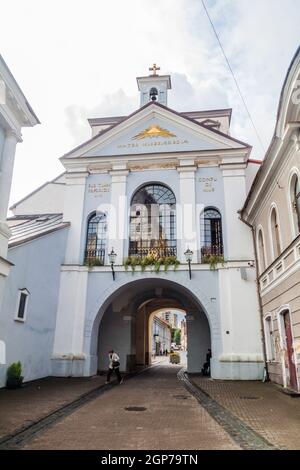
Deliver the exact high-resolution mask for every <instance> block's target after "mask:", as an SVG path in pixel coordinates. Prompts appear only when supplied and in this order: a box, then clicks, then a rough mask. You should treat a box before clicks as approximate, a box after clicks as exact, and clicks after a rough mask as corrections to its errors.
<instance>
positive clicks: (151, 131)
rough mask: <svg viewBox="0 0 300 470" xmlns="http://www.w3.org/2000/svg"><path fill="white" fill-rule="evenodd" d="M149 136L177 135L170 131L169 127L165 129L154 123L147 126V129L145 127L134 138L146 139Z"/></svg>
mask: <svg viewBox="0 0 300 470" xmlns="http://www.w3.org/2000/svg"><path fill="white" fill-rule="evenodd" d="M148 137H150V139H152V138H153V137H176V135H175V134H172V132H170V131H168V130H167V129H163V128H162V127H160V126H158V125H155V124H152V125H151V126H149V127H147V129H144V130H143V131H141V132H139V133H138V134H137V135H135V136H134V137H132V139H133V140H141V139H146V138H148Z"/></svg>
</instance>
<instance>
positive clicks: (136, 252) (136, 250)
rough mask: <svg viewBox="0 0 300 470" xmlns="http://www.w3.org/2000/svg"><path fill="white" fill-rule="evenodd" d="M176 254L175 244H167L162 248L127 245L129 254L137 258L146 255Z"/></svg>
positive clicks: (167, 255)
mask: <svg viewBox="0 0 300 470" xmlns="http://www.w3.org/2000/svg"><path fill="white" fill-rule="evenodd" d="M176 255H177V248H176V246H169V247H164V248H159V247H152V248H149V247H137V246H130V247H129V256H136V257H137V258H146V257H147V256H155V257H157V258H167V257H170V256H176Z"/></svg>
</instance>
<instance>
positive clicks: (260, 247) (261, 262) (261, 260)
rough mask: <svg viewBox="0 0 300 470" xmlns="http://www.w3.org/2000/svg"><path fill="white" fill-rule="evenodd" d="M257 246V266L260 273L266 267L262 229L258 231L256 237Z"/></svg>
mask: <svg viewBox="0 0 300 470" xmlns="http://www.w3.org/2000/svg"><path fill="white" fill-rule="evenodd" d="M257 245H258V246H257V248H258V261H259V268H260V274H261V273H263V272H264V271H265V269H266V267H267V263H266V255H265V244H264V236H263V232H262V229H259V231H258V237H257Z"/></svg>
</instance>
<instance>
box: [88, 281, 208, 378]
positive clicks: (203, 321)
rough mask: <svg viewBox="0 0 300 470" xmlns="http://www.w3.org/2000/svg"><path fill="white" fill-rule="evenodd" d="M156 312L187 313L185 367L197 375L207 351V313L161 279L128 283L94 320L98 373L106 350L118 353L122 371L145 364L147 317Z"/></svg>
mask: <svg viewBox="0 0 300 470" xmlns="http://www.w3.org/2000/svg"><path fill="white" fill-rule="evenodd" d="M158 308H175V309H176V308H177V309H180V310H183V311H185V312H186V313H187V318H188V327H187V328H188V345H190V348H189V346H188V349H189V365H188V367H189V371H190V372H200V371H201V368H202V366H203V362H204V361H205V355H206V352H207V349H208V347H210V346H211V334H210V331H211V329H210V325H209V323H210V322H209V320H208V315H207V312H206V311H205V310H204V308H203V305H202V303H201V301H200V299H199V298H198V297H196V296H195V294H194V293H192V292H191V291H190V290H188V289H187V288H185V287H184V286H182V285H178V284H177V283H175V282H173V281H170V280H166V279H161V278H155V279H147V278H146V279H143V280H141V279H139V280H136V281H132V282H130V283H127V284H126V285H125V286H123V287H122V288H121V289H118V290H117V291H116V292H115V293H114V294H113V295H112V296H110V298H109V299H108V301H107V302H106V305H105V309H104V311H103V312H101V318H99V320H98V318H97V321H98V322H99V324H98V335H97V350H96V351H95V352H96V355H97V369H98V370H105V369H106V363H107V351H108V350H109V349H110V348H113V349H115V350H117V351H118V354H119V355H120V357H121V369H122V370H127V371H129V370H132V369H134V368H135V366H136V364H142V365H147V364H149V362H150V352H149V341H148V338H149V331H148V328H149V315H150V314H151V313H152V312H153V311H154V310H157V309H158ZM100 310H101V308H100ZM100 310H99V312H100ZM98 317H100V314H99V315H98ZM95 325H96V323H95ZM212 349H213V346H212Z"/></svg>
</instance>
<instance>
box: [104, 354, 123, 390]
mask: <svg viewBox="0 0 300 470" xmlns="http://www.w3.org/2000/svg"><path fill="white" fill-rule="evenodd" d="M108 359H109V366H108V372H107V379H106V383H107V384H109V382H110V377H111V374H112V373H113V372H115V373H116V376H117V379H118V382H119V384H121V383H122V382H123V379H122V377H121V374H120V358H119V356H118V354H117V353H115V352H114V350H113V349H111V350H110V351H109V352H108Z"/></svg>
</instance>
